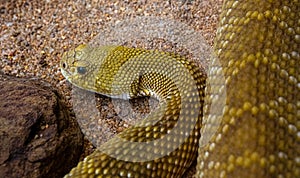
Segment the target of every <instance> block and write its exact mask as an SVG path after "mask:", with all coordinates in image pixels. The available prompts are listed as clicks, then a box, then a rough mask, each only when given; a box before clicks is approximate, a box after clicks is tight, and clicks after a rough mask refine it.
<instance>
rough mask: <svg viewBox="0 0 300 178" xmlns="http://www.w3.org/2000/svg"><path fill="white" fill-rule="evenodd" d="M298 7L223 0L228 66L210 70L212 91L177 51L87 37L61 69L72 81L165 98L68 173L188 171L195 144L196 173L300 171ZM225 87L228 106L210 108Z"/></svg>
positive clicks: (221, 56) (223, 58)
mask: <svg viewBox="0 0 300 178" xmlns="http://www.w3.org/2000/svg"><path fill="white" fill-rule="evenodd" d="M299 12H300V2H299V1H298V0H286V1H273V0H266V1H257V0H248V1H231V0H228V1H225V2H224V6H223V13H222V15H221V22H220V27H219V29H218V33H217V39H216V45H215V53H216V56H217V57H218V58H217V59H214V60H220V63H221V67H222V70H217V71H212V72H211V76H208V79H207V80H208V83H214V84H216V85H212V86H211V87H210V90H208V91H207V93H208V94H207V96H204V89H205V86H206V83H205V82H206V74H205V73H204V72H203V70H201V69H199V68H198V67H197V66H196V65H194V64H193V63H192V62H190V61H188V60H186V59H184V58H182V57H180V56H177V55H175V54H171V53H163V52H156V51H147V50H142V49H132V48H127V47H122V46H104V47H98V48H93V47H89V46H85V45H81V46H79V47H78V48H76V49H75V50H74V51H70V52H68V53H66V54H65V55H64V57H63V59H62V61H61V68H62V72H63V74H64V76H65V77H66V78H67V79H68V81H70V82H71V83H72V84H74V85H77V86H79V87H81V88H84V89H87V90H91V91H95V92H99V93H102V94H105V95H109V96H114V97H116V96H122V97H124V96H126V97H135V96H139V95H153V93H155V96H157V97H158V98H159V99H160V100H161V104H160V107H159V108H158V109H157V110H156V112H153V113H151V114H150V115H149V116H148V117H147V118H146V119H145V121H141V123H139V124H138V125H136V126H134V127H132V128H129V129H127V130H125V131H124V132H122V133H121V134H120V135H119V136H118V137H116V138H114V139H112V140H110V141H109V142H108V143H106V144H105V145H104V146H103V148H101V151H96V152H95V153H93V154H91V155H89V156H88V157H87V158H86V159H85V160H84V161H83V162H80V163H79V164H78V166H77V167H76V168H74V169H73V170H72V171H71V172H70V173H69V174H68V175H66V177H68V176H70V177H90V176H91V177H94V176H99V177H180V176H182V174H183V173H184V170H185V169H186V168H187V167H188V166H189V165H190V164H191V162H192V160H193V159H194V158H195V157H196V152H198V160H197V174H196V175H197V176H198V177H243V176H244V177H300V98H299V96H300V92H299V90H300V89H299V88H300V82H299V81H300V76H299V67H300V21H299V19H300V13H299ZM212 70H213V69H212ZM220 76H224V77H225V84H224V85H223V83H220V82H219V83H218V80H219V78H220ZM222 89H226V95H227V97H226V100H225V106H224V107H223V108H220V110H221V111H222V112H221V113H220V112H216V113H214V112H210V110H209V109H208V108H209V103H211V101H213V100H216V98H218V93H217V92H216V91H217V90H222ZM205 97H206V98H205ZM204 98H205V99H204ZM204 100H205V101H204ZM216 102H218V101H217V100H216ZM203 105H205V107H206V109H207V111H206V112H207V114H206V115H205V116H203V112H202V110H203ZM206 105H207V106H206ZM211 111H212V110H211ZM215 120H218V123H219V125H218V127H217V129H216V130H214V131H215V133H213V134H212V137H211V138H209V141H208V143H207V144H204V145H201V143H202V141H201V139H207V138H203V137H204V136H205V135H206V134H207V133H209V132H210V128H212V127H214V126H215V125H214V121H215ZM200 135H201V136H200ZM199 138H200V139H199ZM199 143H200V146H199ZM197 149H198V150H197Z"/></svg>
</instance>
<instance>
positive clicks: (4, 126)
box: [0, 73, 83, 177]
mask: <svg viewBox="0 0 300 178" xmlns="http://www.w3.org/2000/svg"><path fill="white" fill-rule="evenodd" d="M82 147H83V136H82V134H81V132H80V129H79V127H78V124H77V123H76V121H75V120H74V119H73V118H71V117H70V114H69V111H68V109H67V108H66V107H65V104H64V99H63V98H62V97H61V95H60V94H59V93H58V92H57V90H55V89H53V87H51V85H49V84H48V83H46V82H43V81H41V80H36V79H19V78H13V77H7V76H4V75H2V74H1V73H0V177H62V176H63V175H65V174H66V173H67V172H68V171H69V170H70V168H72V167H74V166H76V164H77V161H78V159H79V157H80V154H81V152H82Z"/></svg>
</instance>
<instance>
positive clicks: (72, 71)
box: [60, 44, 93, 88]
mask: <svg viewBox="0 0 300 178" xmlns="http://www.w3.org/2000/svg"><path fill="white" fill-rule="evenodd" d="M90 50H91V48H90V47H89V46H88V45H86V44H82V45H79V46H78V47H77V48H75V49H74V50H70V51H68V52H66V53H64V54H63V57H62V59H61V61H60V69H61V73H62V74H63V76H64V77H65V78H66V79H67V80H68V81H69V82H71V83H73V84H75V85H76V86H78V87H80V88H85V87H87V85H90V84H89V83H88V82H87V81H86V80H87V79H88V78H89V77H88V76H90V75H91V73H92V72H93V70H91V66H92V64H91V61H90V60H88V59H89V58H88V56H89V55H88V54H89V53H90Z"/></svg>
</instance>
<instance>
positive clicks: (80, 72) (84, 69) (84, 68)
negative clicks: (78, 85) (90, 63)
mask: <svg viewBox="0 0 300 178" xmlns="http://www.w3.org/2000/svg"><path fill="white" fill-rule="evenodd" d="M77 72H78V73H79V74H85V73H86V67H77Z"/></svg>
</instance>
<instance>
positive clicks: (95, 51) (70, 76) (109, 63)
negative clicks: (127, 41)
mask: <svg viewBox="0 0 300 178" xmlns="http://www.w3.org/2000/svg"><path fill="white" fill-rule="evenodd" d="M121 51H122V50H118V47H116V46H102V47H92V46H90V45H86V44H82V45H79V46H78V47H77V48H75V49H73V50H70V51H68V52H66V53H64V54H63V56H62V59H61V61H60V69H61V73H62V75H63V76H64V77H65V78H66V79H67V80H68V81H69V82H70V83H72V84H74V85H75V86H77V87H79V88H82V89H85V90H89V91H93V92H97V93H101V94H104V95H108V96H110V95H115V94H116V95H119V94H120V93H119V92H117V93H114V94H111V92H112V89H111V87H112V83H113V80H115V78H114V75H115V73H117V72H118V69H119V67H120V65H121V64H122V63H124V62H122V60H121V59H124V58H123V53H122V52H121ZM118 54H119V55H118ZM124 60H125V59H124ZM122 80H123V79H122Z"/></svg>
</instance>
